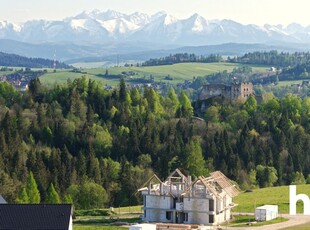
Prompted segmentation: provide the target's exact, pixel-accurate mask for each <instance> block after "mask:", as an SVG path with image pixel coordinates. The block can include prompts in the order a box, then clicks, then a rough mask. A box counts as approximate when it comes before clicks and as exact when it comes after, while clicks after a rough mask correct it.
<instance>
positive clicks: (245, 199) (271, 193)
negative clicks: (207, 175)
mask: <svg viewBox="0 0 310 230" xmlns="http://www.w3.org/2000/svg"><path fill="white" fill-rule="evenodd" d="M296 193H297V194H300V193H304V194H306V195H308V196H309V197H310V185H298V186H297V192H296ZM233 201H234V203H236V204H238V206H237V207H236V208H234V210H233V211H234V212H252V213H254V209H255V207H258V206H262V205H265V204H275V205H279V213H289V186H280V187H270V188H263V189H256V190H253V192H247V193H245V192H242V193H240V194H239V195H238V196H237V197H235V198H234V199H233ZM297 212H298V213H302V212H303V205H302V203H301V202H298V203H297Z"/></svg>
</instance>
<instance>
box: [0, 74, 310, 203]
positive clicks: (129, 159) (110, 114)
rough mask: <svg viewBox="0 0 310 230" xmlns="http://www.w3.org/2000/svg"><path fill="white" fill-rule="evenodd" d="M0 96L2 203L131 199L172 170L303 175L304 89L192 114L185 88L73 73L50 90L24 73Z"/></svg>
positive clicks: (256, 178)
mask: <svg viewBox="0 0 310 230" xmlns="http://www.w3.org/2000/svg"><path fill="white" fill-rule="evenodd" d="M0 104H1V106H0V194H1V195H3V196H4V197H5V198H6V199H7V200H8V201H9V202H20V203H25V202H31V200H30V199H33V197H37V196H38V195H37V194H39V199H38V198H37V199H36V201H35V202H41V203H48V202H51V200H52V201H53V202H56V200H58V201H59V202H73V203H74V204H75V206H76V207H77V208H78V209H88V208H95V207H103V206H122V205H134V204H138V203H139V202H140V200H139V197H138V196H137V189H138V188H140V186H142V185H143V183H144V182H145V181H146V180H147V179H148V178H149V177H150V176H151V175H152V174H153V173H154V172H155V173H156V174H157V175H159V177H160V178H161V179H164V178H166V177H167V176H168V175H169V173H170V172H171V171H173V170H174V169H175V168H180V169H181V170H182V171H183V172H184V173H185V174H188V175H192V176H193V177H197V176H199V175H205V176H207V175H208V173H209V172H211V171H213V170H221V171H222V172H223V173H224V174H226V175H227V176H228V177H230V178H231V179H233V180H235V181H236V182H237V183H238V184H239V185H240V186H241V187H242V188H243V189H247V188H254V187H266V186H273V185H284V184H292V183H306V182H310V178H309V176H308V175H309V174H310V171H309V167H308V165H309V163H310V155H309V149H310V147H309V143H310V126H309V124H310V123H309V120H310V98H307V97H306V98H304V99H301V98H299V97H297V96H294V95H287V96H285V97H284V98H282V99H278V98H275V97H272V96H270V95H269V96H268V95H267V96H266V97H265V98H264V101H263V102H262V103H260V104H258V103H257V102H256V100H255V98H254V97H249V99H248V100H247V101H246V102H244V103H243V102H239V101H236V102H233V103H230V104H216V103H214V104H211V105H210V106H209V107H208V108H207V110H206V112H205V113H204V120H201V119H195V118H194V117H193V113H194V108H193V106H192V103H191V101H190V100H189V98H188V96H187V95H186V93H185V92H180V94H176V93H175V91H174V90H173V89H172V88H171V89H170V90H169V92H167V93H166V94H165V95H160V94H159V93H158V92H157V91H155V90H154V89H152V88H150V87H145V88H144V89H142V90H138V89H136V88H133V89H130V90H129V89H127V88H126V84H125V82H124V80H123V79H122V80H121V81H120V84H119V87H118V88H116V89H114V90H112V91H111V90H106V89H104V87H103V85H101V84H99V83H97V82H95V81H92V80H88V79H86V78H84V77H83V78H78V79H75V80H74V81H70V80H68V82H67V84H65V85H56V86H54V87H52V88H46V87H45V86H43V85H42V84H41V83H40V80H39V79H32V80H31V81H30V83H29V87H28V89H27V90H26V92H24V93H21V92H18V91H16V90H15V89H14V88H13V87H12V86H11V85H10V84H8V83H6V82H1V83H0ZM34 181H35V183H34ZM33 184H35V185H33ZM30 185H31V186H30ZM35 187H36V188H37V192H36V191H35V192H33V190H34V189H33V188H35ZM56 193H57V194H58V196H59V197H58V198H57V195H56ZM31 194H36V195H31ZM58 201H57V202H58Z"/></svg>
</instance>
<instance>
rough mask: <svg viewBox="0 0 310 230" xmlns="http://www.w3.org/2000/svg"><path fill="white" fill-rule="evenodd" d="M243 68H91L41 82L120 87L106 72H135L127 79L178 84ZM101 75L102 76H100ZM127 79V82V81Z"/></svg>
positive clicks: (184, 65)
mask: <svg viewBox="0 0 310 230" xmlns="http://www.w3.org/2000/svg"><path fill="white" fill-rule="evenodd" d="M238 66H241V65H240V64H238V63H223V62H219V63H181V64H174V65H163V66H147V67H134V66H133V67H123V66H122V67H107V68H89V69H80V70H81V72H82V73H73V72H70V70H57V72H56V73H53V72H50V71H48V73H46V74H44V75H43V76H41V77H40V79H41V81H42V82H43V83H45V84H50V85H53V84H54V83H55V82H56V83H58V84H62V83H65V82H66V81H67V79H68V78H70V79H75V78H78V77H81V76H83V75H84V76H86V77H88V78H90V79H93V80H98V81H101V82H102V83H104V84H108V85H112V86H115V85H118V84H119V79H118V78H112V79H111V78H105V77H104V74H105V72H106V70H108V73H109V74H110V75H119V74H121V73H122V72H127V73H128V72H130V71H132V72H134V73H135V74H134V75H132V76H127V79H128V80H129V79H131V80H132V81H134V80H135V79H137V78H144V77H145V78H146V79H149V78H150V76H152V77H154V79H155V81H157V82H158V81H162V82H169V83H171V84H177V83H180V82H184V80H192V79H193V77H198V76H205V75H208V74H211V73H216V72H221V71H224V70H227V71H228V72H231V71H232V70H233V69H234V68H236V67H238ZM252 68H253V71H261V72H263V71H267V70H268V67H264V66H253V67H252ZM100 75H101V76H100ZM168 75H169V76H170V77H172V78H173V80H166V79H165V77H166V76H168ZM127 79H126V80H127Z"/></svg>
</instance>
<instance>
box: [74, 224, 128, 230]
mask: <svg viewBox="0 0 310 230" xmlns="http://www.w3.org/2000/svg"><path fill="white" fill-rule="evenodd" d="M92 229H95V230H124V229H128V228H125V227H119V226H103V225H99V224H88V225H81V224H74V225H73V230H92Z"/></svg>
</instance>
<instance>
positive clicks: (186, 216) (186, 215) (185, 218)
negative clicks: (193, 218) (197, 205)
mask: <svg viewBox="0 0 310 230" xmlns="http://www.w3.org/2000/svg"><path fill="white" fill-rule="evenodd" d="M184 221H185V222H188V213H187V212H185V213H184Z"/></svg>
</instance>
